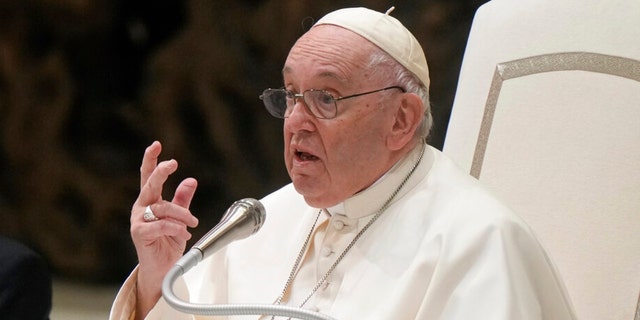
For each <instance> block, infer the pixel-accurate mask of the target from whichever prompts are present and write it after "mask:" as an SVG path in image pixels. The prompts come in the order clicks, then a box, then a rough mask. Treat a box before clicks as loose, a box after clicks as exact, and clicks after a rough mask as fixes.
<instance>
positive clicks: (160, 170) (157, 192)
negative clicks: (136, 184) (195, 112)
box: [131, 141, 198, 319]
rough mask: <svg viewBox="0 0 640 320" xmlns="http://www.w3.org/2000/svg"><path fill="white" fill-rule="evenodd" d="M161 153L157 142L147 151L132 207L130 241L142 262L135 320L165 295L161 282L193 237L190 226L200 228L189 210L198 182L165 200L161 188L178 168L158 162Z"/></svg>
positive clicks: (182, 185) (172, 162)
mask: <svg viewBox="0 0 640 320" xmlns="http://www.w3.org/2000/svg"><path fill="white" fill-rule="evenodd" d="M161 151H162V145H161V144H160V142H158V141H155V142H153V143H152V144H151V145H150V146H149V147H147V149H146V150H145V152H144V157H143V158H142V165H141V167H140V194H139V195H138V198H137V199H136V201H135V203H134V204H133V207H132V208H131V238H132V239H133V243H134V245H135V247H136V252H137V254H138V261H139V266H138V278H137V304H136V319H143V318H144V317H145V316H146V314H147V313H148V312H149V310H151V308H153V306H154V305H155V304H156V302H157V301H158V299H159V298H160V296H161V295H162V292H161V290H162V288H161V287H162V279H163V278H164V276H165V274H166V273H167V272H168V270H169V269H170V268H171V267H172V266H173V264H174V263H175V262H176V261H177V260H178V259H179V258H180V257H181V256H182V255H183V253H184V251H185V248H186V244H187V240H189V239H190V238H191V233H189V231H188V230H187V227H192V228H193V227H196V226H197V225H198V219H196V217H194V216H193V215H192V214H191V212H190V211H189V205H190V204H191V200H192V199H193V195H194V193H195V191H196V188H197V185H198V183H197V181H196V180H195V179H193V178H187V179H184V180H183V181H182V182H181V183H180V184H179V185H178V187H177V188H176V191H175V194H174V196H173V200H172V201H166V200H163V199H162V187H163V185H164V183H165V182H166V181H167V178H168V177H169V175H171V174H172V173H174V172H175V171H176V170H177V169H178V162H177V161H176V160H173V159H172V160H167V161H162V162H159V163H158V157H159V156H160V152H161ZM147 207H148V208H147ZM145 210H147V211H149V210H150V211H151V212H152V213H153V215H154V216H155V219H147V220H145V218H144V214H145Z"/></svg>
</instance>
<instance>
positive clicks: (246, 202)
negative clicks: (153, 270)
mask: <svg viewBox="0 0 640 320" xmlns="http://www.w3.org/2000/svg"><path fill="white" fill-rule="evenodd" d="M264 220H265V209H264V206H263V205H262V203H260V201H258V200H255V199H251V198H246V199H242V200H238V201H236V202H234V203H233V204H232V205H231V207H229V209H227V211H226V212H225V213H224V215H223V216H222V219H220V222H219V223H218V224H217V225H216V226H215V227H213V229H211V230H210V231H209V232H207V234H205V235H204V236H203V237H202V238H201V239H200V240H198V242H196V244H194V245H193V247H191V249H189V251H188V252H187V253H186V254H185V255H184V256H182V257H181V258H180V259H178V261H177V262H176V263H175V264H174V265H173V267H172V268H171V269H170V270H169V272H167V274H166V275H165V277H164V279H163V281H162V297H164V299H165V301H166V302H167V304H169V305H170V306H171V307H172V308H174V309H176V310H178V311H181V312H184V313H188V314H199V315H209V316H220V315H222V316H224V315H227V316H229V315H273V316H284V317H288V318H297V319H305V320H335V319H333V318H331V317H329V316H327V315H324V314H321V313H317V312H315V311H311V310H304V309H301V308H295V307H289V306H281V305H259V304H256V305H254V304H248V305H242V304H240V305H231V304H229V305H215V304H214V305H207V304H198V303H191V302H189V301H184V300H182V299H180V298H179V297H178V296H176V295H175V293H174V292H173V283H174V282H175V281H176V280H177V279H178V277H180V276H181V275H183V274H184V273H186V272H187V271H188V270H190V269H191V268H192V267H194V266H195V265H196V264H198V263H199V262H200V261H202V259H204V258H205V257H208V256H210V255H211V254H212V253H214V252H216V251H217V250H219V249H220V248H222V247H224V246H226V245H228V244H229V243H231V242H233V241H235V240H239V239H244V238H246V237H248V236H250V235H252V234H254V233H256V232H257V231H258V230H259V229H260V228H261V227H262V224H263V223H264Z"/></svg>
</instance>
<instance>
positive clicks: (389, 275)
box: [111, 8, 574, 320]
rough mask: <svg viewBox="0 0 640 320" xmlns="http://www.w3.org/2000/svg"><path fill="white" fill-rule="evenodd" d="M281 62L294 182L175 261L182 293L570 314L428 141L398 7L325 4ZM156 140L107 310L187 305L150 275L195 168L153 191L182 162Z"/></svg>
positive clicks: (413, 43)
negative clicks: (226, 232)
mask: <svg viewBox="0 0 640 320" xmlns="http://www.w3.org/2000/svg"><path fill="white" fill-rule="evenodd" d="M283 77H284V87H283V88H282V89H268V90H265V91H264V93H263V94H262V95H261V99H262V100H263V102H264V104H265V106H266V108H267V110H268V111H269V112H270V113H271V114H272V115H274V116H276V117H279V118H283V119H284V130H283V131H284V142H285V153H284V158H285V164H286V167H287V170H288V172H289V175H290V177H291V180H292V184H290V185H287V186H284V187H283V188H282V189H280V190H278V191H275V192H274V193H272V194H270V195H268V196H266V197H265V198H264V199H262V203H263V204H264V206H265V207H266V211H267V213H268V216H267V219H266V222H265V224H264V226H263V227H262V229H261V230H260V231H259V232H258V233H257V234H256V235H254V236H252V237H250V238H248V239H245V240H242V241H237V242H234V243H232V244H230V245H229V246H227V247H226V248H224V249H222V250H220V251H218V252H216V253H215V254H213V255H212V256H211V257H210V258H208V259H206V260H204V261H203V262H202V263H200V264H199V265H198V266H197V267H196V268H195V269H193V270H191V271H190V272H188V273H187V274H186V275H185V276H184V280H185V281H184V285H185V286H186V291H188V294H189V297H190V300H191V301H195V302H199V303H215V304H225V303H262V304H271V303H273V304H281V305H287V306H293V307H300V308H305V309H311V310H315V311H319V312H321V313H324V314H327V315H330V316H331V317H334V318H336V319H350V320H352V319H465V320H466V319H505V320H506V319H573V318H574V316H573V311H572V307H571V303H570V302H569V299H568V298H567V295H566V293H565V290H564V287H563V284H562V282H561V280H560V279H559V277H558V275H557V274H556V272H555V269H554V267H553V265H552V264H551V263H550V260H549V258H548V257H547V255H546V254H545V252H544V250H543V248H541V246H540V245H539V244H538V242H537V241H536V239H535V237H534V235H533V234H532V232H531V231H530V230H529V228H528V227H527V226H526V225H525V223H523V222H522V220H520V219H519V218H518V217H517V216H516V215H515V214H514V213H512V212H511V211H510V210H509V209H508V208H507V207H505V206H504V205H502V204H501V203H500V202H499V201H497V200H496V199H495V198H494V197H493V196H492V195H491V194H490V193H489V192H487V191H486V190H485V189H483V187H482V186H481V185H480V184H479V183H478V182H477V181H476V180H474V179H473V178H471V177H470V176H468V175H466V174H465V173H463V172H461V171H460V170H459V169H458V168H457V167H456V166H455V165H454V164H453V163H451V161H449V160H448V159H447V158H446V157H445V156H443V155H442V154H441V153H440V152H439V151H437V150H436V149H434V148H432V147H430V146H428V145H427V144H425V142H424V141H425V137H426V135H427V133H428V131H429V127H430V124H431V115H430V110H429V103H428V85H429V75H428V69H427V62H426V59H425V56H424V53H423V50H422V49H421V47H420V45H419V43H418V41H417V40H416V39H415V38H414V37H413V35H412V34H411V33H410V32H409V31H408V30H407V29H406V28H405V27H404V26H403V25H402V24H401V23H400V22H399V21H398V20H396V19H395V18H393V17H391V16H390V15H389V13H388V12H387V13H386V14H382V13H379V12H375V11H372V10H368V9H364V8H349V9H342V10H338V11H334V12H332V13H329V14H328V15H326V16H325V17H323V18H322V19H321V20H319V21H318V22H317V23H316V24H315V25H314V26H313V27H312V28H311V29H310V30H309V31H308V32H306V33H305V34H304V35H303V36H302V37H301V38H300V39H299V40H298V41H297V42H296V43H295V45H294V46H293V48H292V49H291V51H290V53H289V56H288V57H287V60H286V62H285V65H284V68H283ZM160 149H161V146H160V143H158V142H154V143H153V144H152V145H151V146H149V147H148V148H147V150H146V151H145V155H144V158H143V161H142V167H141V191H140V195H139V198H138V199H137V201H136V202H135V204H134V205H133V209H132V214H131V234H132V238H133V240H134V243H135V246H136V250H137V253H138V257H139V261H140V264H139V266H138V267H137V268H136V270H134V272H133V273H132V275H131V276H130V278H129V279H128V280H127V281H126V283H125V284H124V285H123V287H122V289H121V291H120V293H119V295H118V297H117V298H116V301H115V303H114V307H113V309H112V314H111V318H112V319H129V318H130V317H135V318H136V319H143V318H145V317H146V318H148V319H160V318H166V319H179V318H185V319H191V317H190V316H188V315H184V314H180V313H177V312H175V311H173V310H171V308H170V307H168V306H167V304H166V302H165V301H164V300H163V299H162V298H161V290H160V286H161V282H162V279H163V277H164V275H165V274H166V272H167V270H168V269H169V268H170V267H171V266H172V264H174V263H175V262H176V260H177V259H178V258H179V257H180V256H181V255H182V253H183V251H184V249H185V243H186V241H187V240H188V239H189V237H190V234H189V233H188V231H187V227H193V226H195V225H196V224H197V219H196V218H195V217H193V216H192V215H191V213H190V212H189V210H188V207H189V203H190V201H191V198H192V196H193V194H194V191H195V188H196V181H195V180H194V179H191V178H189V179H186V180H184V181H183V182H182V183H181V184H180V185H179V186H178V188H177V189H176V193H175V196H174V199H173V200H172V201H171V202H169V201H164V200H162V198H161V191H162V185H163V183H164V182H165V180H166V179H167V177H168V176H169V175H170V174H172V173H173V172H174V171H175V170H176V168H177V163H176V161H175V160H169V161H162V162H160V163H158V157H159V155H160ZM147 206H149V208H150V210H146V211H147V217H144V212H145V208H147ZM154 215H155V216H154ZM255 318H256V316H249V317H246V319H255ZM264 318H265V319H268V318H270V317H264ZM243 319H245V318H243Z"/></svg>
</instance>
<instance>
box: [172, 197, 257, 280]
mask: <svg viewBox="0 0 640 320" xmlns="http://www.w3.org/2000/svg"><path fill="white" fill-rule="evenodd" d="M265 217H266V213H265V209H264V206H263V205H262V203H261V202H260V201H258V200H256V199H252V198H245V199H242V200H238V201H236V202H234V203H233V204H232V205H231V206H230V207H229V209H227V211H226V212H225V213H224V215H223V216H222V218H221V219H220V222H218V224H217V225H216V226H215V227H213V229H211V230H209V232H207V233H206V234H205V235H204V236H203V237H202V238H200V240H198V242H196V244H194V245H193V247H191V249H190V250H189V251H188V252H187V253H186V254H185V255H184V256H182V258H180V259H179V260H178V261H177V262H176V264H175V266H179V267H180V268H181V269H182V274H184V273H185V272H187V271H188V270H190V269H191V268H192V267H194V266H195V265H196V264H198V263H199V262H200V261H202V259H204V258H206V257H208V256H210V255H211V254H213V253H214V252H216V251H218V250H219V249H221V248H223V247H224V246H226V245H228V244H229V243H231V242H233V241H236V240H240V239H244V238H246V237H248V236H250V235H252V234H254V233H256V232H258V230H260V228H261V227H262V224H263V223H264V220H265Z"/></svg>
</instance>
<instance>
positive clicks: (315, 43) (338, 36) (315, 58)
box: [283, 25, 380, 80]
mask: <svg viewBox="0 0 640 320" xmlns="http://www.w3.org/2000/svg"><path fill="white" fill-rule="evenodd" d="M375 50H380V49H379V48H378V47H377V46H376V45H374V44H373V43H371V42H370V41H368V40H367V39H365V38H363V37H362V36H360V35H358V34H356V33H354V32H353V31H350V30H347V29H345V28H342V27H339V26H334V25H322V26H317V27H314V28H312V29H310V30H309V31H308V32H306V33H305V34H304V35H303V36H302V37H300V38H299V39H298V41H296V43H295V45H294V46H293V47H292V48H291V50H290V52H289V55H288V57H287V61H286V62H285V66H284V68H283V74H284V75H287V74H291V73H294V72H296V71H301V69H302V68H304V71H305V72H317V73H326V74H327V76H332V77H336V78H339V79H343V80H347V79H350V78H352V77H354V76H357V75H359V74H361V73H366V72H367V69H368V68H369V67H370V61H371V55H372V53H373V52H374V51H375ZM329 73H331V74H329ZM307 75H309V74H307Z"/></svg>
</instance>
